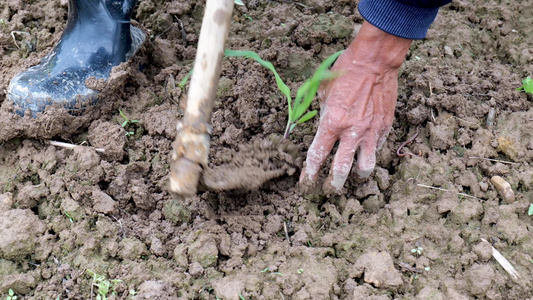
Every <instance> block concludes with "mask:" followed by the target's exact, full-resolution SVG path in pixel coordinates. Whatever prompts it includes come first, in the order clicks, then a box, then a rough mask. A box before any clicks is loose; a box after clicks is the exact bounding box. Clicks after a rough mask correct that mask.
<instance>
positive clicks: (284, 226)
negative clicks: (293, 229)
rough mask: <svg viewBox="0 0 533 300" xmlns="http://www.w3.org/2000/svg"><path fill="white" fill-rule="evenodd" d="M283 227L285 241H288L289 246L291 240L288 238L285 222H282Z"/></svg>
mask: <svg viewBox="0 0 533 300" xmlns="http://www.w3.org/2000/svg"><path fill="white" fill-rule="evenodd" d="M283 229H284V230H285V238H287V242H288V243H289V246H290V245H291V240H290V239H289V231H288V230H287V222H283Z"/></svg>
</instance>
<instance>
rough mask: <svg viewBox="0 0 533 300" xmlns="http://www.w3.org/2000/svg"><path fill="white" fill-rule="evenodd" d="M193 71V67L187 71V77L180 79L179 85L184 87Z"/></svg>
mask: <svg viewBox="0 0 533 300" xmlns="http://www.w3.org/2000/svg"><path fill="white" fill-rule="evenodd" d="M192 72H193V69H191V70H190V71H189V72H187V75H185V77H183V79H182V80H181V81H180V83H178V86H179V87H180V88H181V89H183V87H184V86H185V85H186V84H187V81H188V80H189V77H191V75H192Z"/></svg>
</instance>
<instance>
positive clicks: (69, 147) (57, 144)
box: [50, 141, 105, 153]
mask: <svg viewBox="0 0 533 300" xmlns="http://www.w3.org/2000/svg"><path fill="white" fill-rule="evenodd" d="M50 145H52V146H56V147H63V148H67V149H74V148H76V147H88V146H78V145H74V144H69V143H63V142H58V141H50ZM88 148H93V147H88ZM93 149H94V151H96V152H100V153H105V149H103V148H93Z"/></svg>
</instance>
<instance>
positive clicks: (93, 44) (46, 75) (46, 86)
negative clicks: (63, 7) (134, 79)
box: [7, 0, 145, 117]
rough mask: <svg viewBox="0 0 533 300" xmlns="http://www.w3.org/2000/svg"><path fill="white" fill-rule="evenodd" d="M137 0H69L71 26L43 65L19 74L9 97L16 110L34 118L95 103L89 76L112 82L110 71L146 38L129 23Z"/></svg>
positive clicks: (72, 110)
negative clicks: (53, 108) (55, 106)
mask: <svg viewBox="0 0 533 300" xmlns="http://www.w3.org/2000/svg"><path fill="white" fill-rule="evenodd" d="M136 2H137V0H69V10H68V20H67V26H66V29H65V31H64V32H63V35H62V36H61V39H60V40H59V42H58V44H57V45H56V46H55V47H54V49H53V50H52V52H51V53H50V54H48V55H47V56H45V57H44V58H43V59H42V61H41V63H40V64H39V65H36V66H33V67H31V68H29V69H28V70H26V71H24V72H22V73H20V74H18V75H17V76H15V77H14V78H13V79H12V80H11V82H10V83H9V87H8V93H7V98H8V100H9V101H13V102H14V107H15V112H17V113H18V114H19V115H21V116H23V115H24V113H25V111H26V110H28V109H29V110H30V111H31V114H32V116H33V117H35V115H36V114H37V113H38V112H42V111H44V110H45V108H46V107H47V106H49V105H51V104H53V103H59V105H60V106H62V107H65V108H66V109H68V110H69V111H70V112H71V113H74V112H77V111H81V110H83V108H86V107H87V106H89V105H91V104H94V103H95V102H96V101H97V94H98V92H97V91H95V90H92V89H89V88H87V86H86V85H85V80H87V79H88V78H90V77H93V76H94V77H96V78H97V79H108V78H109V75H110V73H111V68H112V67H114V66H117V65H119V64H120V63H122V62H125V61H127V60H128V59H129V58H130V57H131V56H133V55H134V54H135V52H136V51H137V49H138V48H139V47H140V45H141V44H142V43H143V42H144V39H145V34H144V33H143V32H142V31H141V30H140V29H139V28H137V27H134V26H132V25H131V24H130V16H131V13H132V10H133V7H134V6H135V3H136Z"/></svg>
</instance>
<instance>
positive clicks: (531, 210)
mask: <svg viewBox="0 0 533 300" xmlns="http://www.w3.org/2000/svg"><path fill="white" fill-rule="evenodd" d="M527 215H528V216H531V215H533V204H530V205H529V209H528V210H527Z"/></svg>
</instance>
